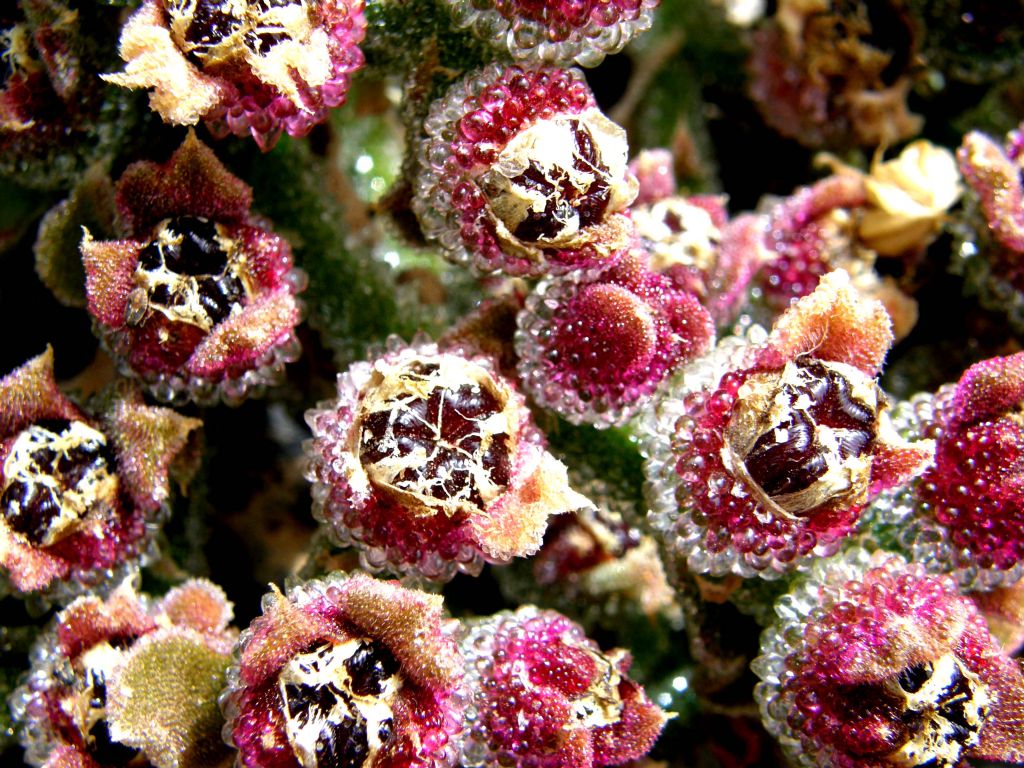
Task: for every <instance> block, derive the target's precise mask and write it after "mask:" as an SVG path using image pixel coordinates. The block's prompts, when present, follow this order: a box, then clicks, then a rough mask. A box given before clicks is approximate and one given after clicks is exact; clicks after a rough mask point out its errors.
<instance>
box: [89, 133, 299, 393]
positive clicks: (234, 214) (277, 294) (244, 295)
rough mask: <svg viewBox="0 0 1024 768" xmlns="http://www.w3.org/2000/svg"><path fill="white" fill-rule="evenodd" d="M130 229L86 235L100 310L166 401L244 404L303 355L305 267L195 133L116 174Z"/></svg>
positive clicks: (119, 355)
mask: <svg viewBox="0 0 1024 768" xmlns="http://www.w3.org/2000/svg"><path fill="white" fill-rule="evenodd" d="M116 200H117V210H118V214H119V217H120V221H121V223H122V225H123V228H124V232H123V235H124V236H123V238H122V239H119V240H110V241H97V240H95V239H93V237H92V236H91V234H90V233H89V232H88V230H86V232H85V235H84V237H83V239H82V243H81V252H82V258H83V260H84V263H85V275H86V294H87V300H88V309H89V313H90V314H91V315H92V317H93V320H94V324H95V327H96V329H97V330H98V332H99V334H100V337H101V339H102V340H103V342H104V343H105V344H106V346H107V347H108V349H109V350H110V352H111V353H112V354H113V356H114V357H115V358H116V359H117V360H118V362H119V363H120V365H121V367H122V369H123V370H124V371H125V372H126V373H128V374H130V375H132V376H134V377H136V378H138V379H140V380H141V381H142V382H143V383H144V384H145V385H146V386H147V387H148V388H149V389H150V390H151V391H152V392H153V394H154V395H155V396H156V397H158V398H160V399H161V400H166V401H175V402H182V401H186V400H190V399H191V400H195V401H197V402H211V401H216V400H218V399H223V400H225V401H227V402H232V403H237V402H239V401H241V400H242V399H243V398H245V397H246V396H247V395H249V394H252V393H258V392H259V391H261V390H262V388H264V387H265V386H266V385H268V384H272V383H275V382H276V381H277V380H278V379H279V378H280V377H281V375H282V374H283V369H284V365H285V363H287V362H291V361H292V360H294V359H296V358H297V357H298V354H299V352H300V347H299V342H298V339H297V338H296V336H295V326H296V325H297V324H298V322H299V305H298V302H297V300H296V294H297V293H298V292H299V291H300V290H301V289H302V288H303V287H304V284H305V277H304V275H303V274H302V273H301V272H299V271H298V270H296V269H294V268H293V266H292V256H291V248H290V246H289V245H288V242H287V241H286V240H285V239H284V238H282V237H280V236H279V235H276V234H274V233H273V232H272V231H270V230H269V229H268V228H267V225H266V223H265V222H264V221H262V220H260V219H258V218H256V217H255V216H253V214H252V213H251V212H250V211H249V207H250V205H251V203H252V191H251V190H250V189H249V187H248V186H246V185H245V184H244V183H243V182H242V181H241V180H240V179H238V178H236V177H234V176H232V175H231V174H230V173H229V172H228V171H227V169H226V168H224V166H223V165H221V164H220V162H219V161H218V160H217V158H216V157H215V156H214V154H213V152H211V151H210V149H209V148H208V147H206V146H205V145H204V144H202V143H201V142H200V141H199V140H198V139H197V138H196V137H195V136H194V135H193V134H191V133H190V134H189V136H188V138H186V139H185V141H184V143H183V144H182V145H181V147H180V148H179V149H178V150H177V151H175V153H174V154H173V155H172V156H171V158H170V159H169V160H168V161H167V162H166V163H163V164H157V163H153V162H148V161H141V162H138V163H135V164H133V165H131V166H129V167H128V169H127V170H126V171H125V172H124V174H123V175H122V176H121V178H120V179H119V180H118V182H117V185H116Z"/></svg>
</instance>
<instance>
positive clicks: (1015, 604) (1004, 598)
mask: <svg viewBox="0 0 1024 768" xmlns="http://www.w3.org/2000/svg"><path fill="white" fill-rule="evenodd" d="M968 596H969V597H970V598H971V600H972V601H974V604H975V605H976V606H977V608H978V611H979V612H980V613H981V615H982V616H984V617H985V623H986V624H988V629H989V632H991V633H992V636H993V637H995V638H996V639H997V640H998V641H999V644H1000V645H1001V646H1002V647H1003V649H1004V650H1005V651H1006V653H1007V654H1008V655H1014V654H1016V653H1017V652H1018V651H1020V650H1021V647H1022V646H1024V581H1018V582H1017V583H1016V584H1014V585H1012V586H1009V587H996V588H995V589H993V590H990V591H988V592H970V593H968Z"/></svg>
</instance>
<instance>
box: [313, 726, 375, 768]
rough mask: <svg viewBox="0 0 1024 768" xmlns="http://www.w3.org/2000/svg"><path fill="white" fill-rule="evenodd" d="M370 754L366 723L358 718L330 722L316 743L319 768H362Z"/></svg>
mask: <svg viewBox="0 0 1024 768" xmlns="http://www.w3.org/2000/svg"><path fill="white" fill-rule="evenodd" d="M369 754H370V747H369V743H368V739H367V736H366V721H365V720H364V719H363V718H362V717H358V716H357V718H356V719H352V718H345V719H344V720H342V721H341V722H340V723H334V722H328V723H327V724H326V725H325V726H324V729H323V730H322V731H321V732H320V737H319V738H318V739H317V741H316V764H317V768H362V766H363V763H365V762H366V758H367V757H369Z"/></svg>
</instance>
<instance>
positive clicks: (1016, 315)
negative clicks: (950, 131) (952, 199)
mask: <svg viewBox="0 0 1024 768" xmlns="http://www.w3.org/2000/svg"><path fill="white" fill-rule="evenodd" d="M957 160H958V161H959V163H960V171H961V173H963V176H964V181H966V182H967V185H968V186H969V187H970V189H971V192H972V195H971V196H970V200H969V204H970V205H971V206H973V207H974V208H980V214H977V215H975V216H974V217H971V218H969V219H968V220H967V221H965V222H964V224H962V225H961V226H960V227H959V228H958V234H959V236H960V240H961V244H960V248H959V249H958V252H957V253H956V260H955V261H954V265H953V266H954V268H955V269H957V270H958V271H961V272H963V273H964V274H965V276H966V277H967V280H968V283H969V287H970V288H971V289H972V290H974V291H976V292H978V293H979V294H980V295H981V299H982V301H983V302H985V304H986V305H988V306H990V307H992V308H995V309H1001V310H1003V311H1005V312H1007V313H1008V314H1009V316H1010V320H1011V322H1012V323H1013V324H1014V326H1015V327H1017V328H1018V329H1019V328H1024V268H1022V267H1021V264H1022V258H1021V257H1022V254H1024V171H1022V170H1021V163H1022V162H1024V123H1022V124H1021V126H1020V127H1019V128H1018V129H1017V130H1016V131H1012V132H1011V133H1010V135H1009V136H1008V137H1007V140H1006V144H1005V146H1003V147H1001V146H1000V145H999V144H997V143H996V142H995V141H993V140H992V139H991V138H989V137H988V136H986V135H985V134H983V133H980V132H978V131H971V132H970V133H968V134H967V135H966V136H964V140H963V144H961V145H960V148H959V149H958V150H957Z"/></svg>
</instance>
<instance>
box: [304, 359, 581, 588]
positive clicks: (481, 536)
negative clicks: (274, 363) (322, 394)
mask: <svg viewBox="0 0 1024 768" xmlns="http://www.w3.org/2000/svg"><path fill="white" fill-rule="evenodd" d="M306 421H307V423H308V424H309V425H310V427H311V428H312V430H313V440H312V441H310V442H309V443H307V446H306V450H307V453H308V455H309V457H310V460H311V466H310V469H309V473H308V477H309V479H310V480H311V481H312V482H313V504H314V510H313V514H314V515H315V516H316V517H317V519H318V520H320V521H321V522H323V523H324V525H325V526H326V528H327V531H328V533H329V534H330V535H331V536H332V537H333V538H334V539H335V540H336V541H337V542H338V543H340V544H345V545H356V546H358V547H359V548H360V549H361V560H362V562H363V564H364V566H366V567H367V568H370V569H373V570H380V569H381V568H388V569H391V570H393V571H399V572H412V573H419V574H421V575H424V576H426V577H427V578H431V579H449V578H451V577H452V576H453V575H454V574H455V572H456V571H457V570H462V571H467V572H471V573H476V572H479V569H480V567H481V566H482V564H483V562H484V561H485V560H486V561H490V562H505V561H508V560H509V559H511V558H513V557H517V556H524V555H528V554H531V553H533V552H536V551H537V548H538V547H539V546H540V542H541V537H542V536H543V534H544V529H545V527H546V526H547V521H548V517H549V516H551V515H556V514H559V513H560V512H567V511H571V510H574V509H579V508H581V507H585V506H588V505H589V502H588V501H587V499H586V498H584V497H583V496H581V495H579V494H578V493H576V492H574V491H573V490H572V489H571V488H569V485H568V481H567V479H566V471H565V467H564V466H563V465H562V464H561V463H560V462H558V461H557V460H556V459H555V458H554V457H552V456H551V454H549V453H548V452H547V451H546V450H545V449H544V441H543V436H542V435H541V433H540V431H539V430H538V429H537V427H536V426H534V424H533V420H532V418H531V417H530V413H529V410H528V409H527V407H526V404H525V402H524V400H523V396H522V395H521V394H519V393H518V392H517V391H516V389H515V386H514V384H513V383H512V382H511V381H509V380H507V379H505V378H504V377H503V376H501V375H500V374H499V373H498V372H497V371H496V370H495V367H494V365H493V364H492V363H491V362H490V360H488V359H487V358H484V357H470V356H465V355H463V354H460V353H459V352H458V351H455V350H448V351H441V350H439V349H438V348H437V347H436V346H435V345H433V344H429V343H425V342H419V343H417V344H415V345H413V346H405V345H403V344H402V343H401V342H400V341H398V340H393V342H392V344H391V345H390V349H389V351H387V352H386V353H384V354H383V355H382V356H381V357H378V358H376V359H375V360H372V361H369V362H361V363H356V364H354V365H352V366H351V367H350V368H349V370H348V371H347V372H346V373H344V374H342V375H340V376H339V377H338V398H337V399H336V400H329V401H325V402H323V403H320V404H319V405H318V406H317V407H316V408H315V409H313V410H310V411H308V412H307V414H306Z"/></svg>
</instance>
